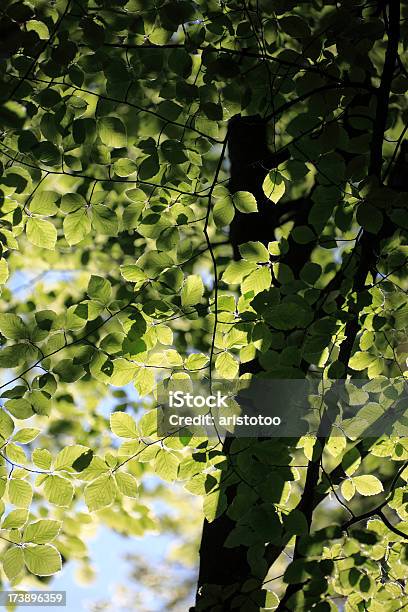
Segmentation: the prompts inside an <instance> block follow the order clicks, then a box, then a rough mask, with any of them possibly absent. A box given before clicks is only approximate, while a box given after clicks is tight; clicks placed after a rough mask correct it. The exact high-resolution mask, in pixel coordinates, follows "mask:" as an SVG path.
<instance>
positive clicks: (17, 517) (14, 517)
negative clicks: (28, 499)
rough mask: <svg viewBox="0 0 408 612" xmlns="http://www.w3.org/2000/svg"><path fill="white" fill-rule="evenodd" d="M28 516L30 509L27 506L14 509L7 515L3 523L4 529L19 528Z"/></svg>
mask: <svg viewBox="0 0 408 612" xmlns="http://www.w3.org/2000/svg"><path fill="white" fill-rule="evenodd" d="M27 518H28V510H26V509H25V508H24V509H22V508H18V509H17V510H12V511H11V512H9V514H8V515H7V516H6V518H5V519H4V520H3V522H2V524H1V528H2V529H19V528H20V527H22V526H23V525H24V524H25V523H26V522H27Z"/></svg>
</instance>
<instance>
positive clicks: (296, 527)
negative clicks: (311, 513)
mask: <svg viewBox="0 0 408 612" xmlns="http://www.w3.org/2000/svg"><path fill="white" fill-rule="evenodd" d="M283 526H284V528H285V531H286V532H287V533H288V534H289V535H304V534H307V533H308V531H309V529H308V525H307V520H306V517H305V515H304V514H303V512H301V511H300V510H296V509H294V510H291V511H290V512H289V514H288V515H287V516H286V517H285V519H284V522H283Z"/></svg>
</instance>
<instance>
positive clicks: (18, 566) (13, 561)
mask: <svg viewBox="0 0 408 612" xmlns="http://www.w3.org/2000/svg"><path fill="white" fill-rule="evenodd" d="M2 561H3V570H4V572H5V574H6V576H7V578H8V579H9V580H10V581H11V580H13V579H14V578H16V577H17V576H18V575H19V574H20V572H22V571H23V569H24V556H23V550H22V548H20V547H19V546H12V547H11V548H8V549H7V550H6V552H5V553H4V555H3V558H2Z"/></svg>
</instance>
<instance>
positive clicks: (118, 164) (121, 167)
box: [113, 157, 137, 176]
mask: <svg viewBox="0 0 408 612" xmlns="http://www.w3.org/2000/svg"><path fill="white" fill-rule="evenodd" d="M113 170H114V172H115V174H117V175H118V176H130V175H131V174H133V173H134V172H136V170H137V166H136V164H135V162H134V161H133V159H129V158H128V157H122V158H121V159H118V160H117V161H115V163H114V164H113Z"/></svg>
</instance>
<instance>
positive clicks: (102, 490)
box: [84, 474, 116, 512]
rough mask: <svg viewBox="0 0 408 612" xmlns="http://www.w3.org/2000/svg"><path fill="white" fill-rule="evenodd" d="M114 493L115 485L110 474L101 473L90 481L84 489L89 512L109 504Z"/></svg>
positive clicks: (112, 499) (113, 497)
mask: <svg viewBox="0 0 408 612" xmlns="http://www.w3.org/2000/svg"><path fill="white" fill-rule="evenodd" d="M115 495H116V485H115V481H114V478H113V476H112V475H111V474H102V476H99V478H96V480H93V481H92V482H90V483H89V484H88V485H87V486H86V487H85V491H84V496H85V502H86V505H87V506H88V510H89V511H90V512H93V511H95V510H100V509H101V508H105V507H106V506H110V505H111V504H112V503H113V501H114V499H115Z"/></svg>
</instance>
